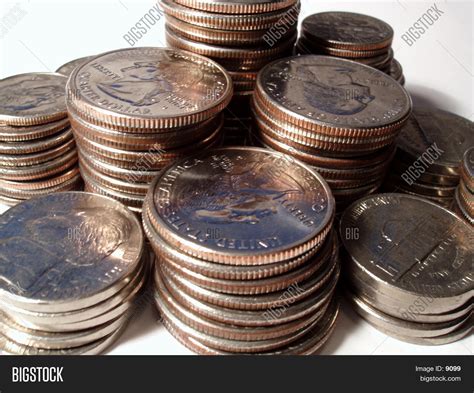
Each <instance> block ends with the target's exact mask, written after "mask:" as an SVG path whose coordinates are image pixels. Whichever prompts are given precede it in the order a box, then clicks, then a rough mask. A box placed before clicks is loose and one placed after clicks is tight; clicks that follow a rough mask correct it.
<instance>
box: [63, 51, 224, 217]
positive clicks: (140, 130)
mask: <svg viewBox="0 0 474 393" xmlns="http://www.w3.org/2000/svg"><path fill="white" fill-rule="evenodd" d="M209 90H212V91H213V94H212V96H209ZM67 93H68V100H67V108H68V113H69V118H70V121H71V125H72V128H73V131H74V136H75V138H76V142H77V145H78V148H79V160H80V169H81V174H82V176H83V178H84V182H85V185H86V190H87V191H91V192H95V193H99V194H103V195H106V196H110V197H112V198H114V199H117V200H119V201H121V202H123V203H124V204H125V205H127V206H128V207H130V209H131V210H132V211H134V212H136V213H141V207H142V204H143V200H144V198H145V195H146V192H147V189H148V186H149V183H150V182H151V180H152V179H153V178H154V177H155V176H157V174H158V173H159V171H160V170H161V169H162V168H163V167H165V166H166V165H168V164H169V163H171V162H172V161H174V160H175V159H177V158H180V157H183V156H186V155H188V154H189V153H191V152H195V151H198V150H202V149H206V148H208V147H210V146H213V145H215V144H218V143H220V140H221V134H220V131H221V128H222V123H223V120H222V115H221V112H222V110H223V109H224V108H225V107H226V105H227V104H228V103H229V101H230V99H231V97H232V81H231V79H230V77H229V76H228V74H227V73H226V71H225V70H224V69H223V68H222V67H221V66H219V65H218V64H216V63H214V62H213V61H211V60H208V59H206V58H205V57H202V56H199V55H195V54H192V53H189V52H185V51H181V50H176V49H166V48H133V49H122V50H117V51H112V52H108V53H104V54H102V55H99V56H97V57H95V58H93V59H92V60H90V61H89V62H87V63H85V64H83V65H82V66H79V67H78V68H76V69H75V70H74V71H73V73H72V74H71V76H70V78H69V81H68V84H67Z"/></svg>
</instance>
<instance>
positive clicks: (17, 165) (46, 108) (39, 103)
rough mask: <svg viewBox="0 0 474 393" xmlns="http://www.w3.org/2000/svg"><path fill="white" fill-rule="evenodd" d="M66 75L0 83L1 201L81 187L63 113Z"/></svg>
mask: <svg viewBox="0 0 474 393" xmlns="http://www.w3.org/2000/svg"><path fill="white" fill-rule="evenodd" d="M66 81H67V79H66V78H65V77H64V76H62V75H59V74H53V73H30V74H21V75H15V76H12V77H9V78H5V79H2V80H1V81H0V203H3V204H6V205H9V206H14V205H16V204H17V203H19V202H21V201H22V200H25V199H29V198H32V197H35V196H40V195H45V194H50V193H53V192H58V191H68V190H76V189H79V188H80V187H82V181H81V177H80V174H79V169H78V168H77V153H76V145H75V142H74V138H73V135H72V131H71V127H70V126H69V121H68V119H67V114H66V100H65V86H66Z"/></svg>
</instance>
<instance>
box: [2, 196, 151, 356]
mask: <svg viewBox="0 0 474 393" xmlns="http://www.w3.org/2000/svg"><path fill="white" fill-rule="evenodd" d="M0 247H1V255H2V258H0V314H1V318H0V352H3V353H5V354H16V355H85V354H97V353H99V352H102V351H104V350H105V349H106V348H107V347H108V346H109V345H110V344H111V343H112V342H113V341H114V340H115V339H116V338H117V337H118V336H119V335H120V333H121V332H122V331H123V329H124V327H125V325H126V322H127V321H128V319H129V317H130V316H131V313H132V311H133V305H134V300H135V299H136V298H137V296H138V295H139V294H140V292H141V289H142V287H143V285H144V282H145V279H146V275H147V272H148V271H149V269H148V268H147V261H146V260H145V259H144V258H147V256H148V254H147V253H144V238H143V232H142V230H141V225H140V222H139V221H138V220H137V218H136V217H135V215H134V214H133V213H132V212H131V211H130V210H128V209H127V208H126V207H125V206H124V205H122V204H121V203H119V202H117V201H115V200H112V199H110V198H107V197H104V196H100V195H94V194H88V193H83V192H66V193H57V194H50V195H47V196H43V197H38V198H33V199H30V200H28V201H26V202H23V203H21V204H19V205H17V206H15V207H13V208H11V209H10V210H8V211H7V212H6V213H4V214H3V215H2V217H1V219H0Z"/></svg>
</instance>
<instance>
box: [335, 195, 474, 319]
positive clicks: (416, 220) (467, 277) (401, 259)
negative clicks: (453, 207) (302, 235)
mask: <svg viewBox="0 0 474 393" xmlns="http://www.w3.org/2000/svg"><path fill="white" fill-rule="evenodd" d="M340 235H341V239H342V243H343V245H344V247H345V249H346V251H347V252H348V254H349V255H350V262H353V264H352V265H351V268H354V269H358V270H359V272H360V273H361V274H363V275H364V277H365V280H366V281H367V282H370V283H371V285H372V287H374V288H376V289H377V290H378V291H380V292H381V293H384V294H387V295H388V296H392V297H394V298H397V299H399V301H400V302H406V304H411V303H413V302H414V301H415V300H416V299H418V298H419V297H420V296H423V297H427V298H429V299H431V303H430V304H429V306H428V307H427V309H426V310H425V313H426V314H438V313H443V312H449V311H452V310H455V309H456V308H459V307H461V306H462V305H463V304H466V303H467V302H468V301H469V300H470V299H471V298H472V296H473V294H474V280H473V277H474V272H473V270H472V263H471V262H472V261H473V260H474V248H473V247H472V244H474V233H473V231H472V229H471V228H470V227H469V226H468V225H467V224H466V223H465V222H463V221H462V220H461V219H459V218H458V217H457V216H455V215H454V214H453V213H452V212H450V211H448V210H447V209H444V208H442V207H440V206H437V205H436V204H434V203H431V202H428V201H426V200H423V199H421V198H417V197H413V196H410V195H404V194H379V195H374V196H369V197H365V198H363V199H360V200H359V201H357V202H355V203H354V204H352V205H351V206H350V207H349V208H348V209H347V210H346V211H345V212H344V214H343V216H342V218H341V222H340Z"/></svg>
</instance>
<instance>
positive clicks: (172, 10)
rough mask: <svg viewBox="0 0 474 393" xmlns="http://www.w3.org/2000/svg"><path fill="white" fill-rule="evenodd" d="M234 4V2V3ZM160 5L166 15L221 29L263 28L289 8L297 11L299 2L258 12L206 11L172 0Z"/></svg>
mask: <svg viewBox="0 0 474 393" xmlns="http://www.w3.org/2000/svg"><path fill="white" fill-rule="evenodd" d="M234 4H235V3H234ZM160 5H161V7H162V9H163V10H164V11H165V13H166V14H167V15H171V16H173V17H175V18H176V19H179V20H181V21H184V22H187V23H191V24H194V25H197V26H201V27H207V28H211V29H222V30H265V29H269V28H271V27H272V26H274V25H275V23H277V22H278V21H279V20H281V18H283V17H284V16H285V15H286V14H287V12H288V10H289V9H294V10H295V11H294V12H296V13H298V12H299V9H300V3H299V2H297V3H296V4H294V5H293V6H292V7H287V8H283V9H279V10H276V11H272V12H265V13H259V14H241V13H238V14H225V13H216V12H206V11H199V10H196V9H192V8H189V7H184V6H182V5H181V4H178V2H176V1H174V0H160Z"/></svg>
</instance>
